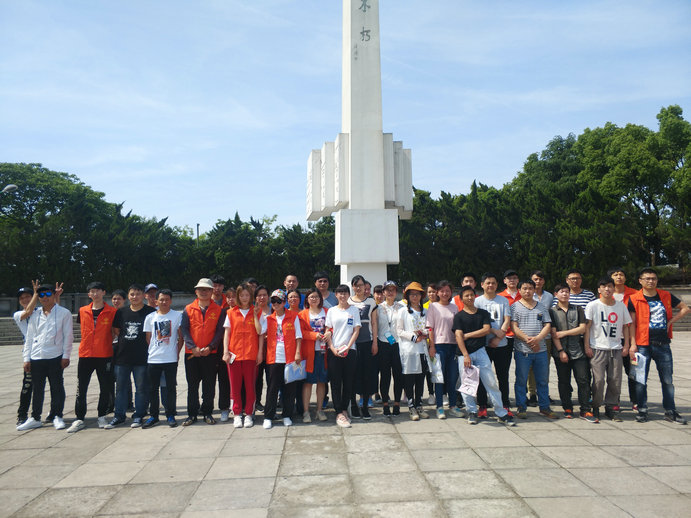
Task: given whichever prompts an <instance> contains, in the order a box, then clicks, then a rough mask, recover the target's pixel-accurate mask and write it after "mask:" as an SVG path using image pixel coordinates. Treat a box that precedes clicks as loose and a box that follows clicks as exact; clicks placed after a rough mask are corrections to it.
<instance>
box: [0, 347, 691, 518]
mask: <svg viewBox="0 0 691 518" xmlns="http://www.w3.org/2000/svg"><path fill="white" fill-rule="evenodd" d="M673 346H674V354H675V387H676V401H677V406H678V408H679V411H680V412H681V413H682V414H684V415H686V416H687V417H691V333H678V335H677V336H676V337H675V340H674V343H673ZM76 350H77V347H75V348H74V351H75V354H74V358H73V363H72V365H71V366H70V367H69V368H68V369H67V371H66V373H65V385H66V389H67V404H66V409H65V410H66V413H65V419H66V421H67V423H68V426H69V423H70V422H71V420H72V419H73V418H74V412H73V410H74V395H75V390H76ZM20 380H21V354H20V348H19V347H18V346H7V347H2V348H0V502H2V504H1V505H0V516H17V517H19V516H31V517H34V516H108V515H111V516H121V515H137V514H140V515H144V516H147V517H149V518H154V517H159V516H161V517H163V516H165V517H184V518H193V517H204V518H213V517H215V516H223V517H234V516H242V517H245V518H251V517H264V516H329V517H340V516H348V517H351V516H392V517H396V518H404V517H407V516H415V517H417V518H420V517H425V516H434V517H440V516H463V517H464V518H466V517H471V516H482V517H485V518H488V517H492V516H502V517H509V516H559V517H560V518H567V517H569V516H577V517H579V518H582V517H587V516H607V517H608V518H615V517H619V516H636V517H644V516H664V517H667V518H672V517H677V516H679V517H681V516H683V517H688V516H690V515H691V426H679V425H676V424H672V423H668V422H665V421H664V420H663V418H662V409H661V405H660V402H661V394H660V383H659V381H658V379H657V375H656V374H654V373H653V375H652V376H651V383H650V389H651V390H650V391H649V400H650V411H651V415H652V420H651V421H650V422H649V423H645V424H639V423H636V422H635V421H634V419H633V414H632V412H631V411H630V408H628V407H627V409H626V411H624V412H623V414H622V417H623V419H624V422H622V423H613V422H603V423H601V424H599V425H593V424H590V423H587V422H585V421H582V420H580V419H575V420H566V419H559V420H558V421H554V422H550V421H547V420H546V419H544V418H542V417H540V416H539V415H538V414H537V411H536V409H534V408H531V409H529V419H528V420H527V421H518V425H517V426H516V427H515V428H505V427H504V426H502V425H500V424H499V423H497V422H496V421H495V420H494V419H491V418H490V419H488V420H486V421H481V422H480V424H478V425H477V426H471V425H469V424H468V423H467V422H466V420H465V419H457V418H452V417H449V418H448V419H447V420H446V421H440V420H437V419H436V418H431V419H428V420H422V421H419V422H412V421H410V420H409V419H408V416H407V413H406V412H405V411H404V413H403V414H402V415H401V416H399V417H397V418H387V417H383V416H382V415H381V407H376V408H375V409H374V411H373V415H374V419H373V420H372V421H371V422H358V421H355V422H354V423H353V427H352V428H351V429H345V430H342V429H339V428H337V427H336V426H335V421H334V414H333V411H332V410H330V411H329V412H328V416H329V421H328V422H327V423H318V424H315V423H312V424H302V423H298V424H296V426H293V427H292V428H289V429H286V428H284V427H283V426H281V425H280V424H279V423H277V426H275V427H274V428H273V429H272V430H264V429H263V428H262V427H261V414H259V416H260V417H259V419H257V421H258V426H255V427H254V428H251V429H238V430H235V429H233V426H232V420H231V421H230V422H228V423H220V422H219V423H218V424H216V425H215V426H210V425H207V424H204V423H202V422H200V423H197V424H195V425H193V426H190V427H188V428H183V427H178V428H174V429H171V428H168V427H167V426H165V425H158V426H156V427H154V428H152V429H149V430H141V429H134V430H133V429H130V428H129V421H128V425H127V426H125V427H120V428H117V429H114V430H100V429H98V427H97V425H96V397H97V393H98V383H97V382H96V378H95V376H94V379H93V380H92V384H91V390H90V395H89V411H88V414H87V426H88V428H87V429H85V430H83V431H81V432H79V433H76V434H67V433H66V432H65V431H56V430H54V429H53V427H52V426H50V425H45V426H44V427H43V428H42V429H39V430H34V431H30V432H17V431H16V429H15V421H16V409H17V404H18V396H19V388H20ZM512 382H513V380H512ZM574 386H575V384H574ZM550 393H551V395H552V397H556V395H557V390H556V374H555V372H554V367H552V372H551V375H550ZM624 395H626V387H624ZM49 400H50V398H49V395H47V397H46V404H45V405H44V415H45V413H47V411H48V403H49ZM185 401H186V383H185V379H184V367H183V366H182V363H181V365H180V369H179V390H178V413H179V416H181V417H184V415H185V410H184V409H185ZM554 408H555V410H560V407H559V406H558V404H557V405H555V406H554ZM490 413H491V412H490ZM217 417H218V415H217ZM297 421H300V419H298V420H297Z"/></svg>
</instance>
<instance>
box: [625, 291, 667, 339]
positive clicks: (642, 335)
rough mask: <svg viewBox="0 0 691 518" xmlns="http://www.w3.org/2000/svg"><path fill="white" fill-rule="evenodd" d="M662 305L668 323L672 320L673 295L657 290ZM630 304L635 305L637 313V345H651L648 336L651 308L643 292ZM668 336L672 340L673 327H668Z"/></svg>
mask: <svg viewBox="0 0 691 518" xmlns="http://www.w3.org/2000/svg"><path fill="white" fill-rule="evenodd" d="M657 294H658V295H659V297H660V301H661V302H662V305H663V306H665V310H666V311H667V322H669V321H670V319H671V318H672V294H671V293H670V292H668V291H665V290H657ZM629 302H631V304H633V309H634V310H635V311H636V345H642V346H644V347H645V346H647V345H650V339H649V337H648V334H649V332H650V306H649V305H648V301H647V300H646V299H645V296H644V295H643V290H640V291H637V292H636V293H634V294H633V295H631V298H630V299H629ZM667 336H669V337H670V338H672V326H670V325H667Z"/></svg>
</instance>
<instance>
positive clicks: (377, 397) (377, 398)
mask: <svg viewBox="0 0 691 518" xmlns="http://www.w3.org/2000/svg"><path fill="white" fill-rule="evenodd" d="M374 402H375V403H376V404H377V405H381V404H382V398H381V394H375V395H374Z"/></svg>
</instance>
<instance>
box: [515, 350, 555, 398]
mask: <svg viewBox="0 0 691 518" xmlns="http://www.w3.org/2000/svg"><path fill="white" fill-rule="evenodd" d="M513 357H514V361H515V362H516V382H515V383H514V386H513V390H514V393H515V396H516V407H517V408H518V409H519V410H525V409H526V406H527V404H528V401H527V399H526V396H525V393H526V388H527V387H526V385H527V383H528V373H529V372H530V367H531V366H532V368H533V373H534V374H535V383H536V385H537V402H538V405H539V407H540V410H547V409H548V408H549V388H548V387H547V379H548V378H547V376H548V374H549V356H548V354H547V351H541V352H539V353H528V354H525V353H522V352H519V351H518V350H515V351H514V356H513Z"/></svg>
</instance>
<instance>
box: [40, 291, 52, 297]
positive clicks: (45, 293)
mask: <svg viewBox="0 0 691 518" xmlns="http://www.w3.org/2000/svg"><path fill="white" fill-rule="evenodd" d="M52 295H53V292H52V291H42V292H41V293H39V294H38V297H39V298H41V299H42V298H43V297H50V296H52Z"/></svg>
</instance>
